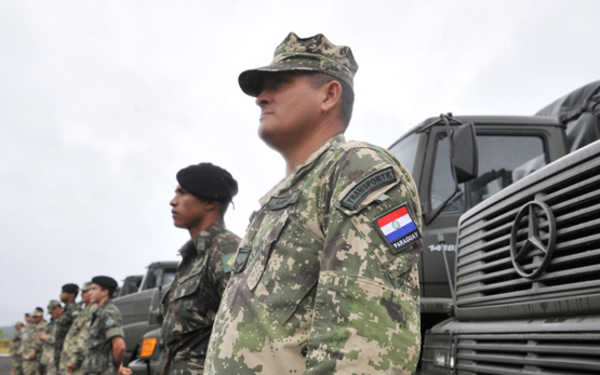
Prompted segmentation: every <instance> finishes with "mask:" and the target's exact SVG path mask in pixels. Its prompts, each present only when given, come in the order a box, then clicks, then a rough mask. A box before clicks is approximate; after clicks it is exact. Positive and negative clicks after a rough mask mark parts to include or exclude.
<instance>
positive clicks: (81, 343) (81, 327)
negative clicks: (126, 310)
mask: <svg viewBox="0 0 600 375" xmlns="http://www.w3.org/2000/svg"><path fill="white" fill-rule="evenodd" d="M97 309H98V305H96V304H93V305H90V306H86V308H85V309H84V310H83V311H82V312H81V313H80V314H79V315H78V316H77V317H76V318H75V320H74V321H73V324H71V328H70V329H69V332H68V333H67V336H66V337H65V343H64V345H63V351H62V354H61V357H60V365H59V367H58V370H59V373H61V374H67V364H68V363H71V364H73V365H75V367H76V368H77V370H80V369H81V364H82V363H83V355H84V353H85V345H86V341H87V338H88V334H89V331H90V325H91V323H92V314H93V313H94V312H96V310H97ZM71 374H72V373H71Z"/></svg>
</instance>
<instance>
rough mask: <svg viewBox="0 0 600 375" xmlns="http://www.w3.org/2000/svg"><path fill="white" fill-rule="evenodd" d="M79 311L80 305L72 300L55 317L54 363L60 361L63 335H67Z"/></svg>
mask: <svg viewBox="0 0 600 375" xmlns="http://www.w3.org/2000/svg"><path fill="white" fill-rule="evenodd" d="M80 312H81V306H79V304H78V303H75V301H73V302H71V303H69V304H68V305H67V306H65V308H64V310H63V312H62V314H61V315H60V317H59V318H58V319H56V328H55V329H54V363H56V364H57V365H58V364H59V363H60V357H61V353H62V350H63V345H64V342H65V337H67V333H68V332H69V328H71V324H73V320H75V318H76V317H77V316H78V315H79V313H80Z"/></svg>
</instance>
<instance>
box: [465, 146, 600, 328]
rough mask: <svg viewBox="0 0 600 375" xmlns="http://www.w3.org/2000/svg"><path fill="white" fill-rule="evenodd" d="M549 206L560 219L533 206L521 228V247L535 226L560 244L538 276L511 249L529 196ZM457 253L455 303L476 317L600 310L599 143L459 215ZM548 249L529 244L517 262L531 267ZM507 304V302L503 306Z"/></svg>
mask: <svg viewBox="0 0 600 375" xmlns="http://www.w3.org/2000/svg"><path fill="white" fill-rule="evenodd" d="M532 201H536V202H541V205H546V206H547V207H548V208H549V210H550V211H551V213H552V214H553V216H554V219H552V218H549V217H548V216H547V215H544V214H543V212H542V211H541V210H539V209H533V211H530V212H533V213H534V214H533V215H532V216H533V217H534V219H533V220H532V221H533V222H534V225H533V226H532V224H531V223H530V219H529V216H530V215H529V214H526V215H524V216H522V219H523V220H522V221H521V222H520V224H519V225H518V227H517V228H516V229H515V234H516V241H515V242H516V248H517V249H518V248H522V247H523V245H524V244H525V242H526V240H527V238H530V236H531V234H532V229H531V228H532V227H537V231H538V233H537V234H538V235H539V240H540V242H541V244H542V245H543V246H548V245H549V244H550V242H551V238H550V237H551V236H550V232H551V226H552V222H553V221H554V223H555V227H556V230H555V233H556V236H555V243H556V245H555V250H554V253H553V255H552V256H551V257H549V258H548V260H549V263H548V265H547V266H546V267H545V268H544V269H543V272H541V273H540V275H537V276H535V277H529V278H528V277H523V276H521V275H520V274H519V273H518V272H517V269H516V268H515V266H514V265H513V261H512V260H511V256H510V246H511V231H512V230H513V229H512V228H513V225H514V222H515V218H516V217H517V213H518V212H519V210H520V209H521V208H522V207H523V206H524V205H526V204H527V203H529V202H532ZM457 245H458V246H457V252H456V274H455V282H456V309H455V313H456V315H457V316H458V317H468V318H471V319H475V320H477V319H490V318H492V319H493V318H494V317H497V318H502V319H505V318H511V317H512V318H518V317H519V316H528V317H544V316H556V314H557V313H558V314H559V316H560V315H561V314H563V315H573V314H591V313H599V312H600V144H592V145H590V146H588V147H586V148H583V149H581V150H579V151H577V152H575V153H573V154H571V155H569V156H567V157H565V158H563V159H561V160H559V161H557V162H555V163H553V164H552V165H549V166H547V167H545V168H543V169H541V170H540V171H538V172H536V173H534V174H532V175H530V176H527V177H526V178H524V179H523V180H521V181H519V182H517V183H515V184H514V185H512V186H510V187H508V188H506V189H505V190H503V191H502V192H500V193H499V194H497V195H496V196H494V197H491V198H490V199H488V201H484V202H483V203H482V204H480V206H477V207H475V208H474V209H473V210H471V211H469V212H468V213H466V214H465V215H463V217H462V218H461V222H460V225H459V232H458V240H457ZM544 256H545V253H544V252H542V251H540V250H537V249H536V250H531V251H528V252H527V253H526V255H525V256H524V257H523V258H522V259H520V260H519V261H518V262H517V263H519V265H520V266H521V268H522V270H523V271H524V272H526V273H530V272H533V271H534V270H536V269H537V268H539V267H540V266H541V265H542V259H543V258H544ZM499 306H501V307H499Z"/></svg>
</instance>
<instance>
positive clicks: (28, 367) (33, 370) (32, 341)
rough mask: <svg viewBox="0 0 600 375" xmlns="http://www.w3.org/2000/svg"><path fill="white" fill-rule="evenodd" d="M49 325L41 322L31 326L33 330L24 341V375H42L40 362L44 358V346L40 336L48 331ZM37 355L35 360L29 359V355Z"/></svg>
mask: <svg viewBox="0 0 600 375" xmlns="http://www.w3.org/2000/svg"><path fill="white" fill-rule="evenodd" d="M47 325H48V323H46V322H45V321H43V320H42V321H41V322H39V323H36V324H32V325H31V329H30V330H29V331H28V333H27V336H26V337H25V338H24V339H23V343H22V346H21V348H22V351H23V352H22V357H23V374H24V375H39V374H40V360H41V357H42V346H43V343H44V342H43V341H42V340H41V339H40V337H39V336H38V334H39V333H42V332H44V331H45V330H46V326H47ZM32 353H33V354H35V356H34V358H33V359H31V360H30V359H27V358H28V357H29V355H31V354H32Z"/></svg>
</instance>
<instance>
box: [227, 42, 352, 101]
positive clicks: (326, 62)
mask: <svg viewBox="0 0 600 375" xmlns="http://www.w3.org/2000/svg"><path fill="white" fill-rule="evenodd" d="M289 71H304V72H320V73H325V74H327V75H330V76H332V77H334V78H337V79H339V80H340V81H343V82H345V83H347V84H348V85H349V86H350V87H351V88H352V89H353V90H354V75H355V74H356V72H357V71H358V64H357V63H356V60H354V56H353V55H352V50H351V49H350V47H347V46H336V45H335V44H333V43H331V42H330V41H329V40H328V39H327V38H326V37H325V36H324V35H323V34H317V35H315V36H312V37H310V38H298V35H296V34H294V33H289V34H288V36H287V37H286V38H285V39H284V40H283V42H281V44H279V46H278V47H277V49H275V55H274V58H273V61H271V65H268V66H263V67H262V68H256V69H250V70H246V71H244V72H242V74H240V76H239V78H238V81H239V84H240V87H241V89H242V91H243V92H245V93H246V94H248V95H250V96H254V97H256V96H258V95H259V94H260V92H261V91H262V88H263V81H264V79H265V75H266V74H267V73H274V72H289Z"/></svg>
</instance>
